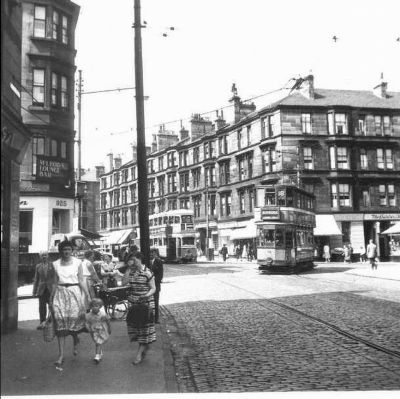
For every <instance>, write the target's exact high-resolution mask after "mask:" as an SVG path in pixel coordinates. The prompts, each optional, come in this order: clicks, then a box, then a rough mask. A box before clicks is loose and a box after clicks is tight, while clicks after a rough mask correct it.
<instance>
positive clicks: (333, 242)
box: [314, 213, 400, 261]
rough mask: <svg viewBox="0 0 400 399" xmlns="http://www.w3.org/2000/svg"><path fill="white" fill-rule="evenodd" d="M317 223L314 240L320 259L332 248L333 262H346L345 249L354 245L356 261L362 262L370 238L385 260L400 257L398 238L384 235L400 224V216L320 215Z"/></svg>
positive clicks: (374, 214)
mask: <svg viewBox="0 0 400 399" xmlns="http://www.w3.org/2000/svg"><path fill="white" fill-rule="evenodd" d="M316 220H317V226H316V228H315V230H314V237H315V243H316V257H317V259H322V258H323V252H324V251H323V248H324V246H325V245H328V246H329V248H330V251H331V254H332V260H343V257H342V255H341V249H342V248H343V247H344V246H345V245H350V246H351V248H352V253H353V260H359V259H360V254H361V253H362V252H363V251H365V249H366V247H367V245H368V243H369V240H370V239H372V240H373V242H374V243H375V244H376V245H377V254H378V258H379V259H380V260H381V261H385V260H395V259H398V257H399V258H400V253H399V252H400V244H398V241H400V239H398V236H393V235H389V234H382V233H385V230H387V229H389V228H390V227H391V226H393V225H394V224H395V223H396V222H398V221H400V213H359V214H345V213H343V214H335V215H317V216H316Z"/></svg>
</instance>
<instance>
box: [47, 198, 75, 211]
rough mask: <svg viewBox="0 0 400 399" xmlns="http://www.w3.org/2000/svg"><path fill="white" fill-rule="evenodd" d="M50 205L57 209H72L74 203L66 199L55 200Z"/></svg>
mask: <svg viewBox="0 0 400 399" xmlns="http://www.w3.org/2000/svg"><path fill="white" fill-rule="evenodd" d="M50 205H51V206H52V207H53V208H57V209H73V207H74V201H73V200H72V199H68V198H55V199H54V200H52V203H50Z"/></svg>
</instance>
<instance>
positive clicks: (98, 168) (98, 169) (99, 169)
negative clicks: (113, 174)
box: [95, 165, 105, 180]
mask: <svg viewBox="0 0 400 399" xmlns="http://www.w3.org/2000/svg"><path fill="white" fill-rule="evenodd" d="M95 168H96V179H97V180H98V179H99V177H100V175H104V173H105V167H104V165H97V166H95Z"/></svg>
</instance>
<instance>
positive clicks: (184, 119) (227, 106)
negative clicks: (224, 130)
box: [146, 78, 296, 129]
mask: <svg viewBox="0 0 400 399" xmlns="http://www.w3.org/2000/svg"><path fill="white" fill-rule="evenodd" d="M291 80H296V79H295V78H292V79H290V80H289V81H288V82H286V83H285V85H283V86H282V87H280V88H279V89H275V90H271V91H269V92H267V93H263V94H260V95H257V96H254V97H250V98H248V99H246V100H243V102H248V101H251V100H255V99H257V98H261V97H264V96H267V95H269V94H273V93H277V92H279V91H281V90H286V89H288V88H287V87H286V85H287V83H289V82H290V81H291ZM232 107H233V104H229V105H225V106H224V107H218V108H215V109H213V110H211V111H206V112H202V113H200V114H199V115H201V116H203V115H208V114H212V113H214V112H216V111H220V110H223V109H227V108H232ZM190 119H191V118H179V119H175V120H173V121H169V122H162V123H157V124H155V125H151V126H147V127H146V129H151V128H154V127H158V126H160V125H169V124H172V123H177V122H181V121H189V120H190Z"/></svg>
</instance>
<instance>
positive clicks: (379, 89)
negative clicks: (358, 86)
mask: <svg viewBox="0 0 400 399" xmlns="http://www.w3.org/2000/svg"><path fill="white" fill-rule="evenodd" d="M387 85H388V84H387V82H384V81H383V73H382V74H381V83H379V84H378V86H375V87H374V94H375V95H376V96H378V97H380V98H386V97H387Z"/></svg>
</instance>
